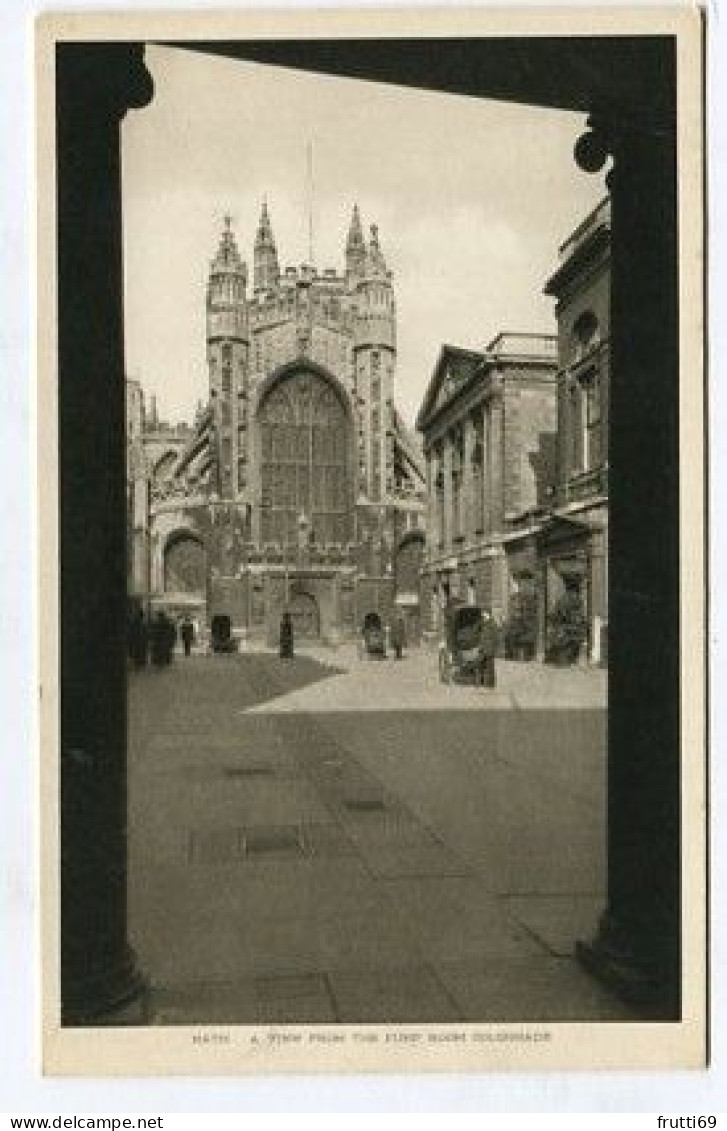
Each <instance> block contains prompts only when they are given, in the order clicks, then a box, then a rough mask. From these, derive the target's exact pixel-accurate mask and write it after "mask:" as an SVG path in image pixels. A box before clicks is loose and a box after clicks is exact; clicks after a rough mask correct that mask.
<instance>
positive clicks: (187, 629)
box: [182, 616, 194, 656]
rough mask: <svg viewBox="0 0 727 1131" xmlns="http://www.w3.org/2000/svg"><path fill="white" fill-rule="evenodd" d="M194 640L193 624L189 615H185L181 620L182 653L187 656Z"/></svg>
mask: <svg viewBox="0 0 727 1131" xmlns="http://www.w3.org/2000/svg"><path fill="white" fill-rule="evenodd" d="M193 642H194V625H193V624H192V622H191V620H190V619H189V617H188V616H187V617H185V618H184V620H183V621H182V644H183V645H184V654H185V656H189V655H190V654H191V652H192V644H193Z"/></svg>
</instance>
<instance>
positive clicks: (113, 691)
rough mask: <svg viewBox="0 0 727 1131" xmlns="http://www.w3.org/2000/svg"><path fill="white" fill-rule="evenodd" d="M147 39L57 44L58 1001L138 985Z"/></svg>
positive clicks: (76, 1007)
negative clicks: (138, 525)
mask: <svg viewBox="0 0 727 1131" xmlns="http://www.w3.org/2000/svg"><path fill="white" fill-rule="evenodd" d="M151 95H152V83H151V79H150V77H149V75H148V73H147V71H146V69H145V68H144V63H143V48H142V47H141V46H140V45H138V44H61V45H59V46H58V47H57V48H56V120H57V130H58V170H57V171H58V180H57V209H58V211H57V216H58V229H57V232H58V351H59V352H58V374H59V387H58V397H59V428H60V540H61V561H62V568H61V571H60V586H61V592H60V601H61V634H60V635H61V735H60V737H61V758H60V761H61V766H60V773H61V1003H62V1020H63V1023H64V1024H69V1025H72V1024H90V1023H92V1022H93V1021H94V1019H95V1018H99V1017H101V1016H103V1015H108V1014H109V1013H111V1012H112V1011H113V1010H114V1009H116V1008H118V1007H120V1006H122V1005H124V1004H126V1003H128V1002H129V1001H131V1000H132V999H134V998H135V997H137V996H138V995H139V994H140V992H141V990H142V986H143V983H142V980H141V978H140V976H139V974H138V972H137V970H136V967H135V963H134V957H133V954H132V952H131V950H130V947H129V945H128V941H127V934H126V639H125V625H126V591H127V578H126V563H127V556H126V546H125V540H126V528H125V520H124V516H125V510H126V486H125V479H126V445H125V434H124V433H125V429H124V422H125V416H126V411H125V409H126V406H125V386H124V377H125V367H124V338H123V274H122V236H121V215H122V213H121V176H120V125H121V120H122V118H123V116H124V114H125V113H126V110H127V109H128V108H130V107H133V106H142V105H145V104H146V103H147V102H148V101H149V100H150V98H151Z"/></svg>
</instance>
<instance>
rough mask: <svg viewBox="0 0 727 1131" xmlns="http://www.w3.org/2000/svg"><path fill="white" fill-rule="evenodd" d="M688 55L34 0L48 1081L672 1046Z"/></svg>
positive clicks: (692, 420)
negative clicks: (104, 9)
mask: <svg viewBox="0 0 727 1131" xmlns="http://www.w3.org/2000/svg"><path fill="white" fill-rule="evenodd" d="M701 35H702V28H701V20H700V16H699V14H698V13H697V12H696V10H695V11H686V10H683V9H676V8H674V9H670V10H666V9H665V10H660V9H654V10H651V11H649V10H647V9H644V10H642V11H637V10H636V9H632V10H628V9H625V10H623V11H620V12H619V13H616V12H613V13H605V12H604V11H603V10H598V9H596V10H592V11H589V10H587V9H583V10H581V11H580V12H579V13H578V16H577V18H576V17H575V15H574V14H573V18H571V15H568V16H565V17H564V16H563V13H562V12H561V13H560V14H559V13H558V10H556V9H553V10H548V9H545V10H544V11H543V12H542V13H541V14H539V15H538V16H537V17H536V16H535V15H534V14H533V13H526V12H521V13H519V14H516V13H514V12H512V13H507V14H505V13H503V12H500V13H499V14H498V13H495V12H487V11H486V10H482V11H480V12H479V13H475V12H470V13H464V12H460V13H458V14H456V15H455V14H449V15H447V16H445V15H444V14H443V13H441V12H439V13H437V12H429V13H424V12H415V11H411V10H410V11H408V12H406V13H404V12H399V13H396V12H394V11H389V12H387V13H385V14H384V13H376V14H374V13H365V12H358V13H356V12H349V13H346V14H343V13H341V12H338V13H334V12H329V13H325V12H320V11H319V12H317V13H312V12H309V13H301V12H299V13H296V14H293V13H266V14H262V13H247V14H244V15H243V14H242V13H237V14H235V15H232V14H228V15H226V16H225V15H222V14H210V13H205V14H202V13H194V14H193V13H188V14H187V15H186V16H184V17H182V16H181V15H177V16H175V15H174V14H173V13H166V14H164V15H162V14H157V15H152V14H148V15H142V14H141V13H139V14H136V15H133V16H132V15H131V14H127V15H124V16H122V15H121V14H120V13H95V14H91V13H80V14H76V15H75V16H71V15H68V16H64V15H63V14H55V15H53V16H46V17H43V18H41V19H40V20H39V22H38V26H37V43H36V61H37V84H38V102H37V109H36V113H37V123H36V130H37V144H38V168H39V185H41V186H42V191H39V198H38V209H39V217H38V230H39V233H41V232H47V233H48V240H47V242H45V241H44V242H43V244H42V247H41V241H40V240H39V249H38V256H39V259H38V287H39V312H40V319H39V346H38V360H39V376H38V412H39V433H40V436H41V445H42V456H41V468H42V469H43V468H44V469H46V470H43V471H42V473H41V475H40V494H41V500H40V504H39V505H40V516H41V529H40V533H39V537H40V554H39V583H40V606H41V625H42V632H43V633H44V634H45V633H48V639H49V640H50V641H51V644H50V646H49V647H48V649H47V650H45V651H44V655H43V658H42V661H41V689H42V698H41V743H42V750H41V756H42V769H41V793H42V862H41V873H42V876H41V881H42V889H43V916H42V948H43V1026H44V1060H45V1071H47V1072H50V1073H61V1074H93V1073H98V1072H102V1071H105V1072H108V1071H109V1070H110V1071H113V1072H125V1071H128V1072H136V1073H161V1072H166V1073H169V1072H181V1073H184V1072H189V1071H190V1067H189V1066H190V1064H195V1065H196V1068H195V1071H196V1072H200V1071H201V1072H211V1073H214V1072H223V1071H224V1072H226V1073H228V1074H229V1073H234V1072H235V1071H239V1072H265V1071H300V1070H306V1071H308V1070H313V1071H342V1070H351V1071H365V1070H374V1069H375V1070H381V1071H387V1070H388V1071H394V1070H396V1071H400V1070H402V1067H404V1066H405V1065H407V1064H409V1063H411V1064H412V1065H413V1066H415V1067H416V1069H417V1070H419V1071H422V1070H429V1071H431V1070H437V1069H440V1070H446V1071H452V1070H455V1069H458V1068H460V1069H463V1070H470V1071H472V1070H482V1069H486V1068H488V1067H499V1068H502V1067H509V1068H513V1067H522V1068H525V1067H527V1068H530V1069H532V1068H537V1067H541V1068H546V1067H561V1068H562V1067H589V1068H596V1067H600V1066H601V1065H603V1066H610V1067H665V1066H667V1065H671V1066H675V1067H688V1066H699V1065H702V1064H704V1059H705V1047H706V1014H707V1007H706V992H707V987H706V974H705V971H706V961H707V955H706V867H705V857H704V843H705V825H704V821H705V817H704V797H705V690H704V663H705V659H704V606H705V595H704V584H705V582H704V561H703V546H704V514H703V511H704V501H703V498H704V464H703V460H704V421H703V417H702V411H703V410H702V396H703V380H704V378H703V364H702V349H703V343H702V336H703V323H702V319H703V310H702V275H703V270H704V265H703V246H702V241H703V216H702V196H701V170H702V161H703V155H702V152H701V144H702V81H703V80H702V73H701ZM43 437H45V441H46V443H45V444H43ZM49 453H51V456H52V457H53V459H54V460H55V467H54V468H51V469H48V465H47V464H46V463H45V462H44V461H46V460H48V454H49ZM46 476H47V477H48V478H46ZM685 500H688V501H689V508H688V510H687V508H686V507H685V505H684V503H685ZM687 688H688V695H687V693H686V689H687ZM109 1066H113V1067H111V1068H110V1067H109Z"/></svg>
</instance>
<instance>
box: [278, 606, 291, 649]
mask: <svg viewBox="0 0 727 1131" xmlns="http://www.w3.org/2000/svg"><path fill="white" fill-rule="evenodd" d="M280 658H281V660H292V659H293V621H292V618H291V616H290V613H289V612H287V611H286V612H284V613H283V615H282V617H281V620H280Z"/></svg>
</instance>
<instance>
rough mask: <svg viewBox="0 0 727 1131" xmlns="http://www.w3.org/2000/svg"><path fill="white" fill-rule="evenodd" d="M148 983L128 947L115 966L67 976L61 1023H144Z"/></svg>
mask: <svg viewBox="0 0 727 1131" xmlns="http://www.w3.org/2000/svg"><path fill="white" fill-rule="evenodd" d="M147 995H148V986H147V983H146V981H145V979H144V978H143V976H142V974H141V972H140V971H139V970H138V968H137V965H136V956H135V954H134V952H133V950H131V948H127V950H126V953H125V954H124V956H123V958H122V959H121V960H120V961H119V962H118V963H117V964H116V965H114V966H110V967H107V968H106V969H104V970H101V971H98V972H97V973H95V974H85V975H82V976H80V977H78V978H75V979H74V978H69V977H67V976H66V977H64V978H63V987H62V1006H61V1025H68V1026H98V1025H143V1024H146V1023H147Z"/></svg>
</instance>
